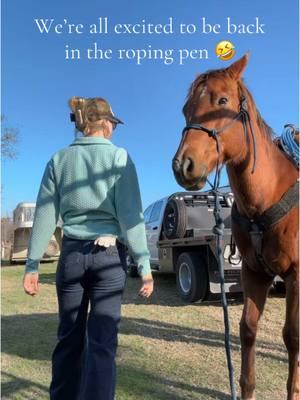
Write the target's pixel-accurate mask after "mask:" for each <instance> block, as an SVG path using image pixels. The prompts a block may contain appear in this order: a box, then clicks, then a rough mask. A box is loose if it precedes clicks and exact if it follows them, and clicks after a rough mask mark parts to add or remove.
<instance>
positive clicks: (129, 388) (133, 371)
mask: <svg viewBox="0 0 300 400" xmlns="http://www.w3.org/2000/svg"><path fill="white" fill-rule="evenodd" d="M49 374H50V371H49ZM1 386H2V387H1V389H2V398H3V399H12V398H16V396H17V395H19V396H22V399H23V400H34V399H36V400H39V399H40V398H41V396H42V397H43V398H48V387H46V386H45V385H41V384H39V383H36V382H33V381H30V380H28V379H24V378H20V377H17V376H15V375H13V374H10V373H7V372H4V371H2V385H1ZM178 392H181V393H178ZM182 392H184V393H182ZM33 393H35V394H33ZM117 395H118V396H119V398H120V399H121V398H122V397H123V396H126V398H127V396H128V395H130V396H131V397H133V396H134V398H135V399H145V398H147V399H155V400H185V399H186V398H187V397H186V395H188V397H189V398H190V396H191V395H194V398H197V399H220V400H221V399H222V400H230V398H231V397H230V396H229V395H228V394H226V393H224V392H221V391H219V390H215V389H210V388H207V387H201V386H200V387H197V386H193V385H189V384H187V383H185V382H182V381H178V380H171V379H168V378H164V377H162V376H160V375H156V374H153V373H149V372H146V371H145V370H144V369H141V368H136V367H134V366H132V365H128V364H126V365H125V364H122V363H121V364H120V365H119V367H118V380H117ZM35 396H37V397H35ZM146 396H147V397H146ZM19 398H20V397H19ZM66 400H67V399H66Z"/></svg>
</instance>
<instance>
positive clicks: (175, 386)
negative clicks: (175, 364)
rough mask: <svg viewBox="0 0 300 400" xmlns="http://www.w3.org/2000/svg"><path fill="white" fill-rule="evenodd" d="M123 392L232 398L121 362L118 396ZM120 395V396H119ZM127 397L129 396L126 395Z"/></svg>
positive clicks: (158, 398) (176, 399) (171, 399)
mask: <svg viewBox="0 0 300 400" xmlns="http://www.w3.org/2000/svg"><path fill="white" fill-rule="evenodd" d="M122 394H124V395H125V396H126V395H130V396H132V397H133V398H134V399H155V400H186V399H187V398H189V399H190V398H191V396H193V397H192V398H193V399H197V400H201V399H203V400H204V399H206V400H208V399H220V400H230V399H231V396H229V395H228V394H226V393H224V392H221V391H219V390H215V389H210V388H207V387H201V385H199V386H196V385H189V384H187V383H185V382H182V381H180V380H173V379H169V378H164V377H163V376H161V375H156V374H153V373H149V372H147V371H145V369H141V368H136V367H134V366H132V365H127V364H125V363H124V364H122V363H121V364H120V366H119V369H118V379H117V398H119V396H120V399H122V398H123V396H122ZM118 395H119V396H118ZM125 398H127V397H125Z"/></svg>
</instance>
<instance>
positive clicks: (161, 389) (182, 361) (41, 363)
mask: <svg viewBox="0 0 300 400" xmlns="http://www.w3.org/2000/svg"><path fill="white" fill-rule="evenodd" d="M22 276H23V267H22V266H14V267H4V268H2V399H13V400H26V399H28V400H43V399H48V394H47V391H48V386H49V382H50V374H51V363H50V359H51V352H52V350H53V348H54V345H55V342H56V327H57V303H56V296H55V284H54V281H55V264H42V266H41V271H40V280H41V289H40V293H39V295H38V296H37V297H36V298H31V297H29V296H26V295H25V294H24V292H23V289H22ZM155 281H156V288H155V293H154V295H153V296H152V298H151V299H149V300H143V299H141V298H139V297H138V289H139V280H138V279H131V278H128V281H127V289H126V293H125V296H124V301H123V303H124V304H123V309H122V310H123V311H122V315H123V319H122V323H121V327H120V335H119V349H118V356H117V365H118V385H117V397H118V400H140V399H143V400H199V399H200V400H201V399H207V400H209V399H221V400H226V399H230V396H229V389H228V388H229V384H228V372H227V367H226V359H225V352H224V348H223V313H222V308H221V306H220V304H219V302H217V301H214V302H210V303H204V304H195V305H188V304H186V303H183V302H182V301H181V300H180V299H179V297H178V296H177V293H176V288H175V278H174V276H173V275H165V276H162V275H156V276H155ZM284 308H285V302H284V299H283V298H281V297H280V296H277V295H276V296H271V297H270V298H269V299H268V302H267V306H266V310H265V313H264V315H263V318H262V320H261V323H260V329H259V334H258V340H257V391H256V393H257V399H262V400H269V399H272V400H282V399H284V398H285V393H286V392H285V381H286V378H287V355H286V351H285V348H284V346H283V341H282V337H281V329H282V326H283V321H284ZM229 311H230V319H231V328H232V336H231V338H232V348H233V362H234V367H235V375H236V382H238V375H239V370H240V365H239V364H240V343H239V337H238V323H239V319H240V316H241V312H242V303H241V300H240V299H236V300H234V301H232V302H231V304H230V310H229ZM66 400H67V399H66Z"/></svg>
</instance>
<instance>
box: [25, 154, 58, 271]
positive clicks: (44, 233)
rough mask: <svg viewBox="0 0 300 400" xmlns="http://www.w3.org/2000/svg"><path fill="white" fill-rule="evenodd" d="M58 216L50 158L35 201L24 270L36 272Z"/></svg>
mask: <svg viewBox="0 0 300 400" xmlns="http://www.w3.org/2000/svg"><path fill="white" fill-rule="evenodd" d="M58 216H59V195H58V192H57V187H56V182H55V176H54V170H53V160H50V161H49V162H48V164H47V166H46V169H45V172H44V175H43V178H42V182H41V185H40V189H39V193H38V197H37V201H36V208H35V214H34V220H33V226H32V230H31V236H30V241H29V247H28V259H27V262H26V268H25V272H32V273H33V272H37V270H38V267H39V262H40V260H41V258H42V257H43V254H44V252H45V250H46V248H47V246H48V243H49V241H50V239H51V236H52V235H53V233H54V231H55V228H56V224H57V221H58Z"/></svg>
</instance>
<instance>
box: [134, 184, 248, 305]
mask: <svg viewBox="0 0 300 400" xmlns="http://www.w3.org/2000/svg"><path fill="white" fill-rule="evenodd" d="M219 201H220V205H221V216H222V218H223V220H224V223H225V229H224V236H223V257H224V272H225V287H226V291H227V292H241V286H240V272H241V262H240V257H239V254H238V251H235V252H234V254H232V250H233V249H234V247H232V235H231V216H230V214H231V206H232V203H233V194H232V193H231V192H230V191H229V188H228V187H225V188H222V193H221V194H220V195H219ZM213 208H214V196H213V195H212V193H211V192H209V191H208V192H178V193H173V194H171V195H170V196H168V197H165V198H163V199H161V200H158V201H156V202H154V203H152V204H151V205H150V206H149V207H148V208H147V209H146V210H145V212H144V218H145V225H146V235H147V243H148V249H149V252H150V263H151V268H152V269H153V270H156V271H160V272H165V273H175V274H176V284H177V290H178V293H179V295H180V296H181V297H182V298H183V299H184V300H186V301H188V302H196V301H202V300H205V299H206V298H207V297H208V296H209V295H210V294H211V293H212V294H213V293H220V284H219V270H218V265H217V252H216V237H215V235H214V233H213V231H212V229H213V226H214V225H215V220H214V215H213ZM230 255H231V257H230V259H231V261H232V262H231V263H229V256H230ZM127 267H128V274H129V275H130V276H132V277H134V276H137V267H136V265H135V264H134V262H133V259H132V258H131V256H130V255H128V256H127Z"/></svg>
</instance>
